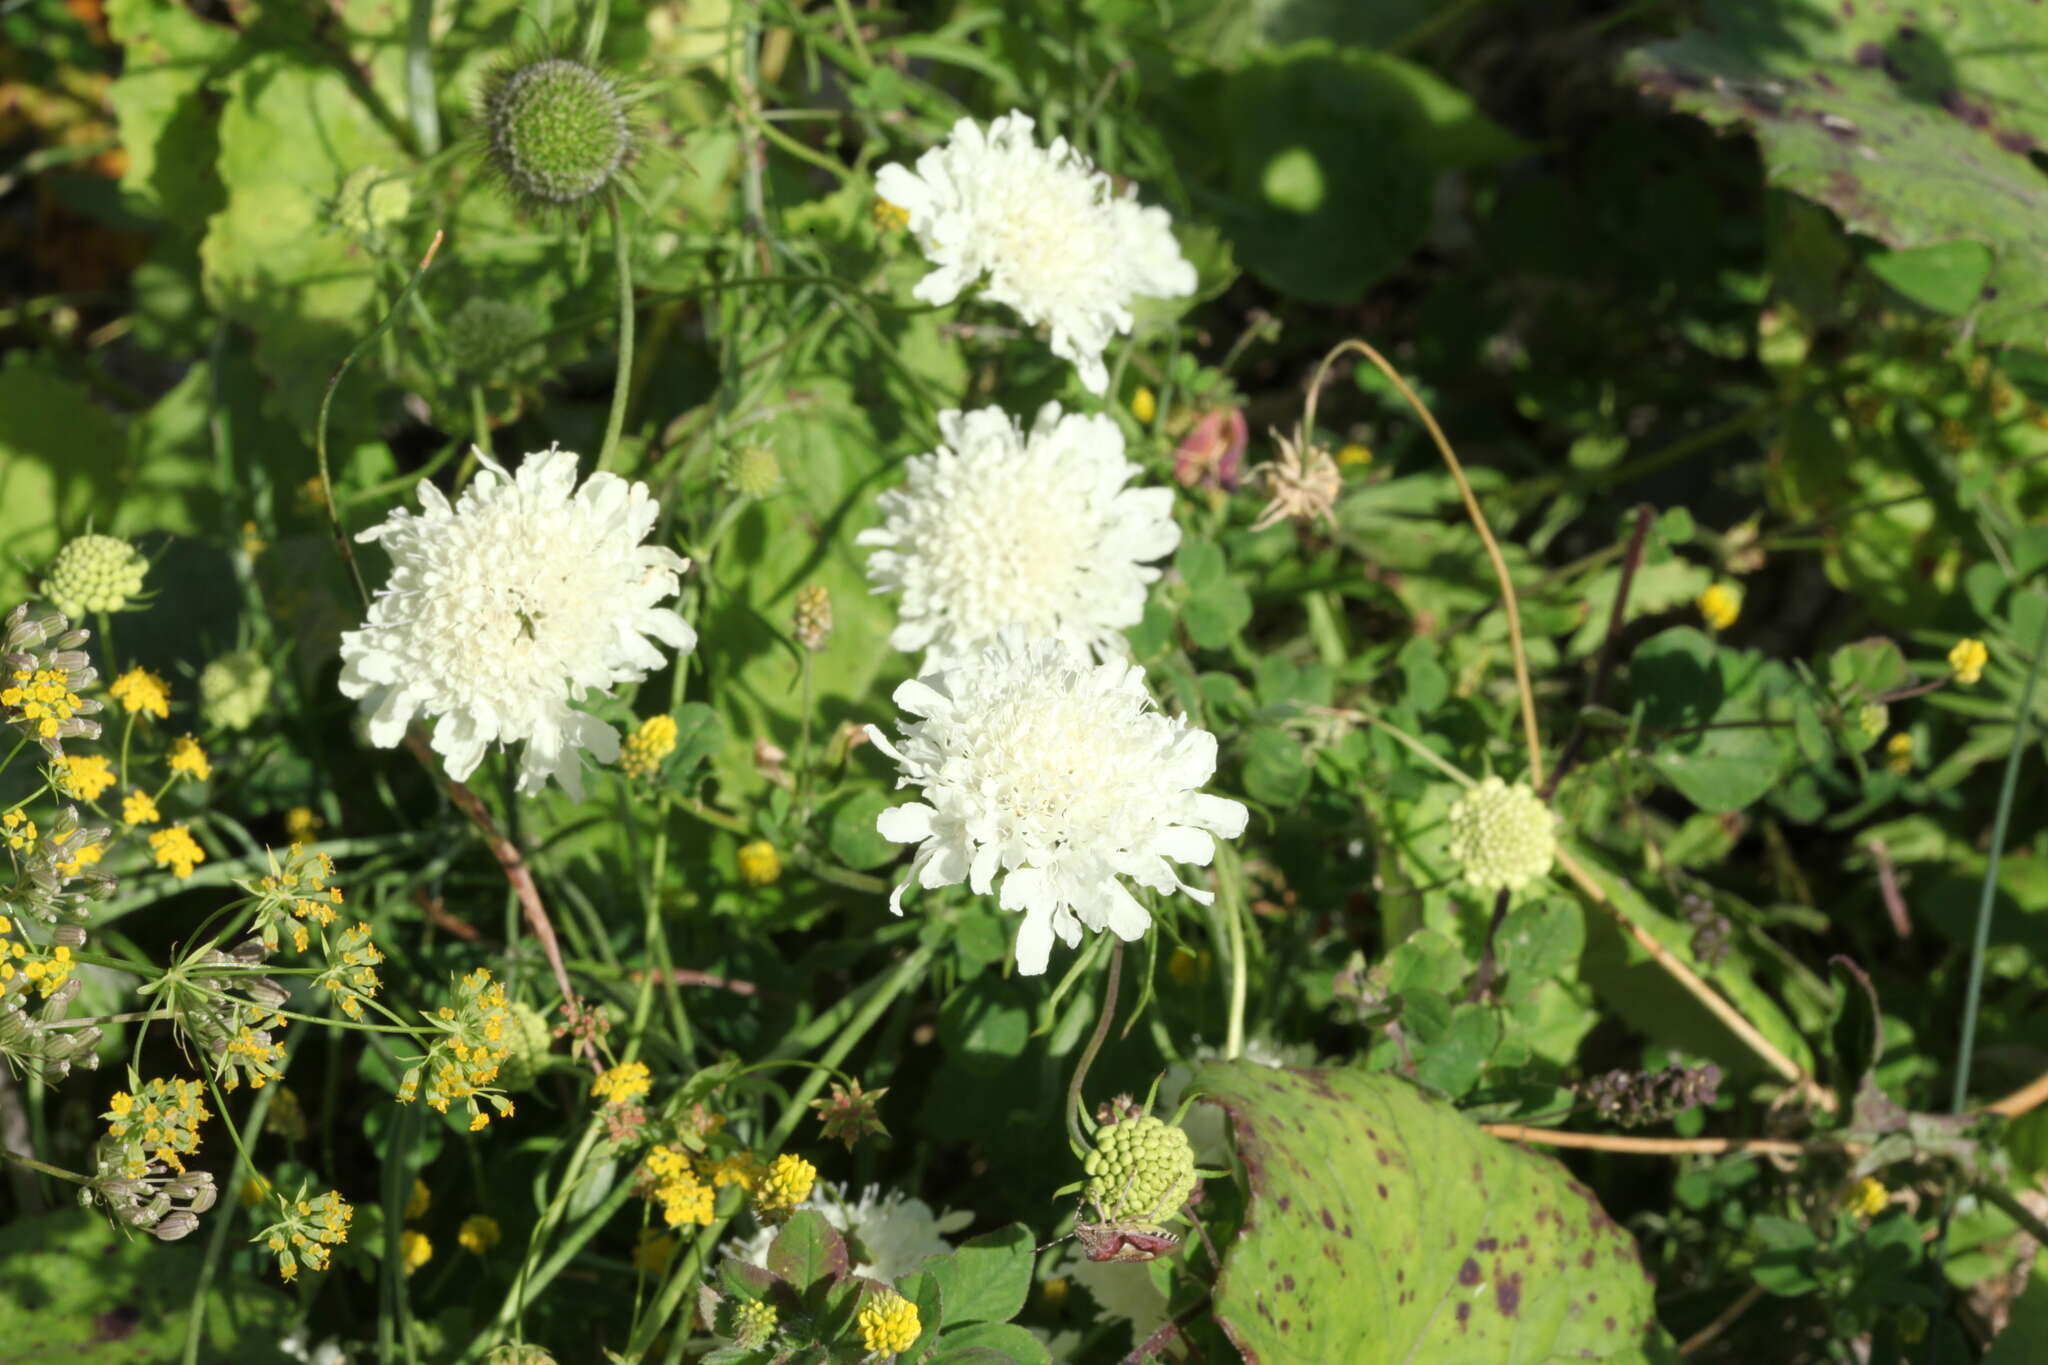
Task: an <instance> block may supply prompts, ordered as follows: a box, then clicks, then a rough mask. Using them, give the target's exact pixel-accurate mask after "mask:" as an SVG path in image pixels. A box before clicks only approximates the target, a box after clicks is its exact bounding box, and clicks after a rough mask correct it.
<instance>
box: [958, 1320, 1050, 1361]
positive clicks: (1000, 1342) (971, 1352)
mask: <svg viewBox="0 0 2048 1365" xmlns="http://www.w3.org/2000/svg"><path fill="white" fill-rule="evenodd" d="M998 1360H1007V1361H1010V1362H1012V1365H1051V1362H1052V1356H1051V1355H1049V1354H1048V1353H1047V1352H1046V1349H1045V1347H1044V1345H1042V1344H1041V1343H1040V1342H1039V1340H1038V1338H1037V1337H1034V1336H1032V1335H1031V1333H1029V1332H1027V1331H1025V1330H1024V1329H1023V1328H1022V1327H1019V1326H1017V1325H1016V1324H1015V1323H1010V1322H975V1323H969V1324H967V1325H966V1326H963V1327H949V1328H947V1329H946V1331H945V1333H944V1335H942V1336H941V1337H940V1338H939V1349H938V1353H937V1354H935V1355H934V1356H932V1358H931V1361H932V1365H956V1363H957V1365H967V1362H969V1361H988V1362H994V1361H998Z"/></svg>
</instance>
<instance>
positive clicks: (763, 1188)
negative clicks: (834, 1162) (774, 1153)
mask: <svg viewBox="0 0 2048 1365" xmlns="http://www.w3.org/2000/svg"><path fill="white" fill-rule="evenodd" d="M817 1180H818V1168H817V1167H816V1166H813V1165H812V1164H811V1163H810V1162H808V1161H805V1160H804V1159H803V1158H802V1157H800V1156H792V1155H790V1154H789V1153H788V1152H784V1153H783V1154H782V1155H781V1156H778V1157H776V1158H775V1160H773V1161H771V1162H769V1163H768V1173H767V1174H766V1175H763V1176H762V1177H761V1180H760V1183H759V1185H757V1186H756V1187H755V1189H754V1192H753V1193H754V1216H755V1217H757V1218H759V1219H760V1220H761V1221H762V1222H764V1223H779V1222H781V1221H783V1220H784V1219H786V1218H788V1217H789V1215H790V1214H792V1213H794V1212H796V1208H797V1205H799V1204H801V1203H803V1202H804V1200H806V1199H809V1198H810V1197H811V1186H812V1185H814V1184H816V1183H817Z"/></svg>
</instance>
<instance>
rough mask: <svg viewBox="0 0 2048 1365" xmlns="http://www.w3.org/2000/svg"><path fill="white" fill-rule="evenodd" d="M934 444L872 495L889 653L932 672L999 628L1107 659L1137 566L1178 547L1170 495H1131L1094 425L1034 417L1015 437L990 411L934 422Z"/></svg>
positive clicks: (1107, 431) (866, 535)
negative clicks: (890, 626) (893, 596)
mask: <svg viewBox="0 0 2048 1365" xmlns="http://www.w3.org/2000/svg"><path fill="white" fill-rule="evenodd" d="M939 431H940V432H941V434H942V435H943V437H944V444H942V445H941V446H940V447H939V448H938V449H937V450H935V451H933V452H931V453H930V454H928V455H914V456H912V457H911V459H910V461H909V464H908V466H907V469H906V478H905V480H904V486H903V487H902V488H900V489H895V490H892V491H890V492H887V493H884V494H882V496H881V498H880V500H879V501H880V506H881V511H882V518H883V521H882V524H881V525H880V526H878V527H876V528H875V529H873V530H870V531H863V532H861V533H860V536H859V537H858V539H857V543H858V544H861V545H873V546H875V547H877V548H876V550H875V552H874V553H873V554H871V555H870V556H868V579H869V581H870V582H872V583H873V584H874V585H875V589H876V591H878V592H894V593H897V594H899V595H900V597H901V604H900V605H899V606H898V608H897V625H896V630H895V633H894V634H892V635H890V637H889V643H890V644H892V645H894V646H896V648H898V649H903V650H911V651H916V650H920V649H922V650H925V651H927V653H926V656H925V669H926V671H928V672H929V671H934V670H937V669H941V668H947V667H951V666H952V665H954V664H957V663H961V662H964V661H966V660H970V659H972V658H974V657H975V656H976V655H977V654H979V653H980V652H981V650H982V649H983V648H984V647H985V646H987V645H988V644H989V643H990V642H991V641H993V640H994V639H995V638H996V636H998V635H1000V634H1002V633H1003V632H1004V631H1005V630H1010V629H1016V630H1018V631H1021V632H1022V633H1023V635H1024V636H1025V638H1027V639H1049V638H1053V637H1057V638H1060V639H1063V640H1066V641H1068V642H1069V643H1071V644H1073V645H1076V646H1078V647H1079V648H1081V649H1082V650H1084V651H1085V650H1089V649H1096V650H1104V651H1113V650H1116V649H1117V647H1118V646H1119V644H1120V641H1119V639H1118V634H1117V633H1118V632H1119V631H1121V630H1123V629H1124V628H1125V627H1126V626H1133V625H1136V624H1137V623H1138V619H1139V618H1140V617H1141V616H1143V615H1144V612H1145V587H1146V585H1147V584H1148V583H1150V582H1152V581H1153V580H1154V579H1156V578H1158V577H1159V570H1157V569H1155V568H1152V567H1150V565H1149V563H1148V561H1150V560H1154V559H1158V558H1160V557H1161V556H1163V555H1167V554H1171V553H1172V552H1173V548H1174V546H1176V545H1178V544H1179V543H1180V527H1179V526H1177V525H1175V524H1174V520H1173V491H1172V490H1171V489H1167V488H1131V487H1128V486H1127V485H1128V484H1129V483H1130V482H1131V480H1132V479H1134V478H1136V477H1137V476H1138V474H1139V472H1140V471H1139V469H1138V466H1136V465H1135V464H1132V463H1131V462H1130V461H1129V460H1128V459H1126V458H1124V438H1123V434H1122V432H1120V431H1119V430H1118V429H1117V425H1116V423H1115V422H1114V421H1112V420H1111V419H1110V418H1108V417H1102V416H1095V417H1087V416H1083V415H1082V414H1080V413H1064V414H1063V413H1062V412H1061V411H1060V407H1059V404H1057V403H1048V404H1046V406H1045V407H1044V408H1043V409H1042V410H1040V412H1039V414H1038V418H1037V421H1036V422H1035V423H1033V425H1032V428H1031V433H1030V435H1029V436H1028V437H1027V436H1026V435H1025V433H1024V431H1023V429H1022V428H1021V427H1020V426H1019V425H1018V423H1017V422H1015V421H1014V420H1012V419H1011V418H1010V417H1009V415H1008V414H1006V413H1004V412H1003V411H1002V410H1001V409H1000V408H982V409H980V410H979V411H976V412H942V413H940V414H939Z"/></svg>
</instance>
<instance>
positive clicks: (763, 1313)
mask: <svg viewBox="0 0 2048 1365" xmlns="http://www.w3.org/2000/svg"><path fill="white" fill-rule="evenodd" d="M712 1326H713V1329H714V1330H716V1331H717V1333H718V1335H720V1336H722V1337H724V1338H726V1339H727V1340H728V1341H730V1342H732V1344H733V1345H735V1346H737V1347H739V1348H740V1349H741V1350H742V1351H758V1350H760V1349H761V1348H762V1347H763V1346H766V1345H767V1344H768V1339H769V1338H770V1337H772V1336H774V1335H775V1305H773V1304H770V1303H762V1302H760V1301H759V1300H757V1299H726V1300H724V1301H723V1302H721V1303H720V1304H719V1305H718V1320H717V1321H716V1322H715V1323H713V1324H712Z"/></svg>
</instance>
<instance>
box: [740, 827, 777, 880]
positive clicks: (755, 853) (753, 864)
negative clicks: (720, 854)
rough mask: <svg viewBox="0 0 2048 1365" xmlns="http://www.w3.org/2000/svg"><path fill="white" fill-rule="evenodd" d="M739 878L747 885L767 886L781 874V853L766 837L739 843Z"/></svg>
mask: <svg viewBox="0 0 2048 1365" xmlns="http://www.w3.org/2000/svg"><path fill="white" fill-rule="evenodd" d="M739 863H740V880H741V881H744V882H745V883H747V885H749V886H768V885H771V884H772V883H774V882H775V881H776V880H777V879H778V878H780V877H781V876H782V855H781V854H780V853H777V852H776V851H775V845H773V844H771V843H769V842H768V841H767V840H766V839H756V840H754V841H753V842H752V843H749V844H741V845H740V851H739Z"/></svg>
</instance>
